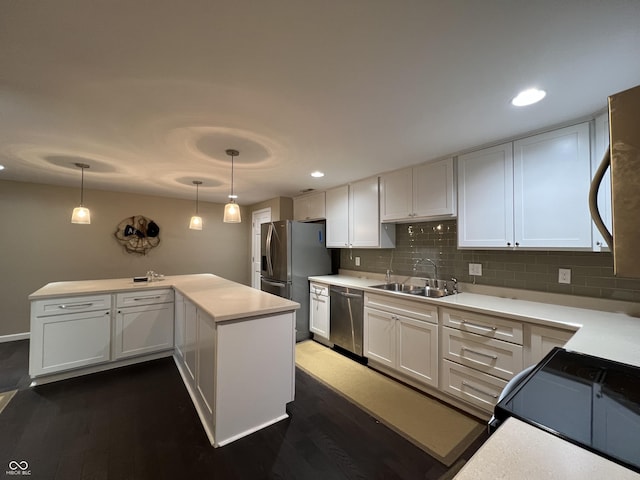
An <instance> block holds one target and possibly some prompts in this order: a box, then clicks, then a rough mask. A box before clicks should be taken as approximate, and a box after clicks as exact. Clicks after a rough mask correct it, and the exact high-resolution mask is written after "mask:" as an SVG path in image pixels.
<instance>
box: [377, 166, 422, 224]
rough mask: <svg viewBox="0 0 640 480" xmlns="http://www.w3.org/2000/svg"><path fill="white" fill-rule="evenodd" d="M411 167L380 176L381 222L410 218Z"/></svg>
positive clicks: (411, 201)
mask: <svg viewBox="0 0 640 480" xmlns="http://www.w3.org/2000/svg"><path fill="white" fill-rule="evenodd" d="M413 215H414V210H413V169H412V168H405V169H403V170H397V171H395V172H390V173H385V174H384V175H382V176H381V177H380V219H381V220H382V221H383V222H388V221H393V220H403V219H407V218H411V217H412V216H413Z"/></svg>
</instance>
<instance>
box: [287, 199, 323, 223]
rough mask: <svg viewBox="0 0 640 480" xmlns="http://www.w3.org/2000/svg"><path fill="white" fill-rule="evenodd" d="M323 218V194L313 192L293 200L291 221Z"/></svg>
mask: <svg viewBox="0 0 640 480" xmlns="http://www.w3.org/2000/svg"><path fill="white" fill-rule="evenodd" d="M323 218H325V193H324V192H314V193H309V194H307V195H301V196H299V197H295V198H294V199H293V219H294V220H297V221H299V222H309V221H312V220H322V219H323Z"/></svg>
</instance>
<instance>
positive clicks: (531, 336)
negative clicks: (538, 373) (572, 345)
mask: <svg viewBox="0 0 640 480" xmlns="http://www.w3.org/2000/svg"><path fill="white" fill-rule="evenodd" d="M574 333H575V332H574V331H571V330H564V329H560V328H553V327H547V326H544V325H533V324H531V325H529V324H527V325H525V339H526V340H525V345H524V367H525V368H526V367H528V366H530V365H535V364H536V363H538V362H539V361H540V360H542V359H543V358H544V356H545V355H546V354H547V353H549V352H550V351H551V350H552V349H553V348H554V347H563V346H564V344H565V343H567V342H568V341H569V339H570V338H571V337H572V336H573V334H574Z"/></svg>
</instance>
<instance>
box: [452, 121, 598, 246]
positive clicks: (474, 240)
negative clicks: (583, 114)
mask: <svg viewBox="0 0 640 480" xmlns="http://www.w3.org/2000/svg"><path fill="white" fill-rule="evenodd" d="M589 147H590V145H589V124H588V123H582V124H578V125H573V126H570V127H565V128H561V129H558V130H554V131H551V132H546V133H542V134H539V135H534V136H531V137H527V138H523V139H520V140H517V141H515V142H513V143H506V144H503V145H498V146H496V147H491V148H488V149H483V150H480V151H477V152H472V153H469V154H465V155H461V156H460V157H459V158H458V196H459V209H458V219H459V220H458V246H459V247H460V248H515V247H517V248H523V249H546V250H549V249H557V250H563V249H567V250H587V249H591V248H592V242H591V218H590V215H589V207H588V204H587V201H586V199H587V197H588V191H589V184H590V178H591V161H590V148H589Z"/></svg>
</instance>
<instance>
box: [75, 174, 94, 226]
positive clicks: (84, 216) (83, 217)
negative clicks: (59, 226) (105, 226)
mask: <svg viewBox="0 0 640 480" xmlns="http://www.w3.org/2000/svg"><path fill="white" fill-rule="evenodd" d="M75 165H76V167H78V168H80V169H82V177H81V178H82V180H81V181H80V206H79V207H76V208H74V209H73V213H72V214H71V223H78V224H80V225H89V224H90V223H91V212H90V211H89V209H88V208H87V207H85V206H84V205H83V201H84V169H85V168H89V165H87V164H86V163H76V164H75Z"/></svg>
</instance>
